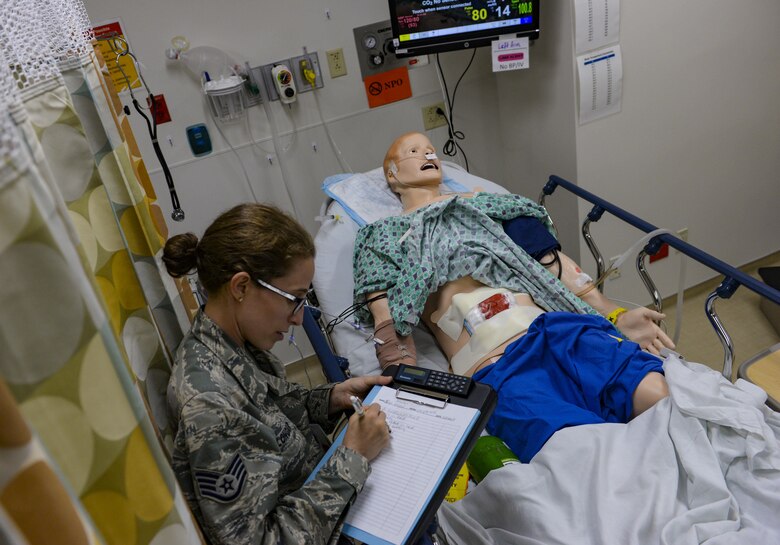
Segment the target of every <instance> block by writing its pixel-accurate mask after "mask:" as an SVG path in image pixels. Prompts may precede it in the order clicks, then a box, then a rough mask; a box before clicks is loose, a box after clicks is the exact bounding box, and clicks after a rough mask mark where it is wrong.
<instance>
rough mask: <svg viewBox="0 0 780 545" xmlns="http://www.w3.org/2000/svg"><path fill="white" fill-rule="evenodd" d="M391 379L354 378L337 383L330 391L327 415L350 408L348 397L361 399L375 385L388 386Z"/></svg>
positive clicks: (376, 377) (377, 377)
mask: <svg viewBox="0 0 780 545" xmlns="http://www.w3.org/2000/svg"><path fill="white" fill-rule="evenodd" d="M392 380H393V378H392V377H383V376H366V377H355V378H351V379H349V380H345V381H344V382H339V383H338V384H336V385H335V386H334V387H333V389H332V390H331V391H330V405H329V407H328V408H329V411H328V412H329V413H330V414H334V413H336V412H339V411H343V410H346V409H351V408H352V403H351V402H350V400H349V396H356V397H358V398H360V399H363V398H364V397H366V395H367V394H368V392H369V390H371V388H372V387H373V386H374V385H376V384H382V385H384V384H390V382H391V381H392Z"/></svg>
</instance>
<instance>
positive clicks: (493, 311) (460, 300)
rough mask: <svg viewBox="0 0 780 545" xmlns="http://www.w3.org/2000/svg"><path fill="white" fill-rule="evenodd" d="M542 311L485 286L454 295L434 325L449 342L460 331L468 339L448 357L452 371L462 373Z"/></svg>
mask: <svg viewBox="0 0 780 545" xmlns="http://www.w3.org/2000/svg"><path fill="white" fill-rule="evenodd" d="M543 312H544V311H543V310H541V309H540V308H538V307H531V306H520V305H518V304H517V301H516V300H515V295H514V293H512V292H511V291H509V290H506V289H494V288H487V287H485V288H478V289H476V290H474V291H472V292H471V293H458V294H456V295H454V296H453V297H452V304H451V305H450V308H448V309H447V311H446V312H445V313H444V314H443V315H442V316H441V317H440V318H439V320H438V322H436V324H437V325H438V326H439V328H440V329H441V330H442V331H443V332H444V333H445V334H446V335H447V336H449V337H450V338H451V339H452V340H458V338H459V337H460V335H461V332H462V331H463V329H465V330H466V331H467V332H468V334H469V335H470V337H471V338H470V339H469V342H468V343H467V344H466V345H465V346H464V347H463V348H461V349H460V350H459V351H458V353H457V354H455V355H454V356H453V357H452V361H451V362H450V364H451V365H452V370H453V371H455V372H456V373H458V374H460V375H462V374H464V373H465V372H466V371H468V370H469V369H470V368H471V367H473V366H474V364H475V363H477V362H478V361H480V360H481V359H483V358H484V357H485V356H487V355H488V354H489V353H490V351H491V350H494V349H495V348H497V347H499V346H500V345H501V344H502V343H504V342H506V341H507V340H508V339H510V338H512V337H514V336H515V335H517V334H518V333H522V332H523V331H525V330H527V329H528V326H530V325H531V322H533V321H534V319H536V317H537V316H539V315H540V314H542V313H543Z"/></svg>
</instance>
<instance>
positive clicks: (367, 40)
mask: <svg viewBox="0 0 780 545" xmlns="http://www.w3.org/2000/svg"><path fill="white" fill-rule="evenodd" d="M376 43H377V41H376V36H374V35H373V34H366V35H365V36H363V47H365V48H366V49H374V48H375V47H376Z"/></svg>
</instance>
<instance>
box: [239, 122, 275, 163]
mask: <svg viewBox="0 0 780 545" xmlns="http://www.w3.org/2000/svg"><path fill="white" fill-rule="evenodd" d="M249 118H250V116H249V115H248V114H247V115H246V116H244V119H245V120H246V132H247V134H248V135H249V141H250V142H251V143H252V145H253V146H254V147H256V148H257V149H259V150H260V151H262V152H263V153H265V154H266V155H270V154H271V153H273V152H271V151H268V150H267V149H265V148H264V147H263V146H261V145H260V142H258V141H256V140H255V136H254V134H252V125H251V124H250V123H249Z"/></svg>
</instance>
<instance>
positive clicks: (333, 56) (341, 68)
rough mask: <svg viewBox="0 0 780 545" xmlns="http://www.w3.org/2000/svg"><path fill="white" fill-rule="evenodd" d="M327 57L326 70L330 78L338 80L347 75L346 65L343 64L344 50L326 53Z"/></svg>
mask: <svg viewBox="0 0 780 545" xmlns="http://www.w3.org/2000/svg"><path fill="white" fill-rule="evenodd" d="M325 55H326V56H327V57H328V68H329V69H330V77H331V78H339V77H341V76H346V75H347V64H346V63H345V62H344V50H343V49H341V48H338V49H331V50H330V51H326V52H325Z"/></svg>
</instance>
